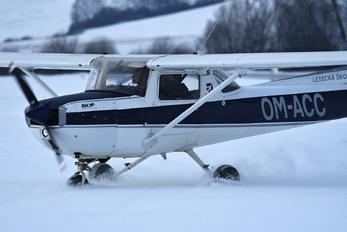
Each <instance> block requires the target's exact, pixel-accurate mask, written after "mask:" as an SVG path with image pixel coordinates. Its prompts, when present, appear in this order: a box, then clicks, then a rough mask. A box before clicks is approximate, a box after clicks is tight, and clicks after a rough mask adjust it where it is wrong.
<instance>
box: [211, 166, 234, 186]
mask: <svg viewBox="0 0 347 232" xmlns="http://www.w3.org/2000/svg"><path fill="white" fill-rule="evenodd" d="M213 177H214V178H215V179H222V180H230V181H234V182H239V181H240V173H239V171H237V169H236V168H234V167H233V166H231V165H227V164H225V165H222V166H220V167H218V168H217V169H216V171H215V172H214V174H213Z"/></svg>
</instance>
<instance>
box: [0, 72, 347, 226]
mask: <svg viewBox="0 0 347 232" xmlns="http://www.w3.org/2000/svg"><path fill="white" fill-rule="evenodd" d="M44 80H45V81H47V83H48V84H49V85H51V86H52V87H53V88H54V89H55V90H57V92H58V93H59V94H66V93H70V92H78V91H83V88H84V85H85V83H86V81H87V76H86V75H64V76H50V77H44ZM35 91H36V92H37V91H38V92H39V93H40V94H39V96H40V97H45V96H46V95H45V94H43V93H42V92H40V91H39V90H38V89H37V88H36V90H35ZM26 105H27V104H26V102H25V100H24V98H23V97H22V95H21V93H20V92H19V91H18V89H17V86H16V85H15V83H14V81H13V80H12V79H10V78H0V106H1V111H0V112H1V113H0V163H1V164H2V166H1V168H0V186H1V187H0V231H1V232H2V231H4V232H7V231H124V230H127V231H175V232H177V231H290V232H292V231H324V232H326V231H334V232H336V231H341V232H342V231H346V230H347V155H346V148H347V138H346V129H347V120H339V121H335V122H329V123H324V124H319V125H313V126H308V127H304V128H299V129H294V130H289V131H283V132H279V133H274V134H269V135H263V136H258V137H254V138H248V139H242V140H238V141H231V142H226V143H222V144H217V145H213V146H208V147H203V148H199V149H197V152H198V153H199V154H201V156H202V158H203V159H204V160H205V161H206V162H208V163H210V164H211V165H213V166H217V165H218V164H222V163H231V164H234V165H235V166H236V167H238V168H239V170H240V172H241V175H242V182H241V183H240V184H238V185H227V184H217V183H213V182H211V181H209V179H208V178H207V177H206V176H205V174H204V173H202V171H201V170H200V169H199V168H198V166H197V165H196V164H195V163H194V162H193V161H192V160H190V159H189V158H188V157H186V156H185V155H183V154H180V153H175V154H170V155H169V156H168V160H167V161H164V160H163V159H162V158H161V157H153V158H150V159H149V160H148V161H146V162H144V163H143V164H141V165H140V166H138V167H137V168H135V169H134V170H132V171H131V172H128V173H127V174H125V175H124V176H122V177H121V178H120V179H119V180H118V182H116V183H109V184H100V185H94V186H87V187H83V188H70V187H67V186H66V185H65V181H66V179H67V178H68V177H69V176H70V175H71V174H72V173H73V170H74V165H73V160H72V159H69V158H68V163H69V167H68V170H67V171H66V172H65V173H63V174H60V173H59V172H58V169H57V167H56V163H55V158H54V157H53V155H52V154H51V152H49V151H48V150H46V149H45V148H44V147H42V146H41V145H40V144H39V143H38V142H37V141H36V140H35V139H34V138H33V136H31V134H30V132H29V130H28V129H27V128H26V125H25V122H24V116H23V109H24V107H26ZM127 161H128V160H114V161H112V162H111V164H112V165H113V166H114V168H115V169H116V170H117V169H120V168H121V167H122V165H123V163H124V162H127Z"/></svg>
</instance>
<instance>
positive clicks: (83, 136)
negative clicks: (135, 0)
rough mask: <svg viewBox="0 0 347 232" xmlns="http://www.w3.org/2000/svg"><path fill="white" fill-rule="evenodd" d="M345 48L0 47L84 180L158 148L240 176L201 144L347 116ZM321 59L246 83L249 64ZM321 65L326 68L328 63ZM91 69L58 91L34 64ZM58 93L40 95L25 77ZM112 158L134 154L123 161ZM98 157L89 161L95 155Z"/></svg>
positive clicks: (36, 127) (38, 127)
mask: <svg viewBox="0 0 347 232" xmlns="http://www.w3.org/2000/svg"><path fill="white" fill-rule="evenodd" d="M346 65H347V52H308V53H307V52H305V53H258V54H256V53H255V54H223V55H222V54H221V55H78V54H76V55H75V54H74V55H72V54H39V53H37V54H26V53H0V67H3V68H6V67H7V68H9V71H10V73H12V74H13V75H14V76H15V78H16V80H17V82H18V84H19V86H20V88H21V89H22V91H23V93H24V95H25V97H26V99H27V100H28V102H29V106H28V107H27V108H26V109H25V117H26V122H27V124H28V126H29V128H30V129H31V130H32V131H33V132H34V134H35V135H36V137H37V138H38V140H39V141H40V142H42V143H43V144H44V145H45V146H47V147H48V148H49V149H50V150H52V151H53V152H54V153H55V155H56V157H57V160H58V164H59V165H60V167H61V168H62V169H63V168H64V165H65V162H64V159H63V155H67V156H71V157H73V158H75V159H76V163H75V164H76V167H77V172H76V173H75V174H74V175H73V176H72V177H71V178H70V179H69V180H68V184H69V185H71V186H80V185H84V184H87V183H89V182H91V181H94V180H100V179H103V178H109V179H112V180H115V179H116V178H117V177H118V176H120V175H122V174H123V173H125V172H127V171H129V170H131V169H132V168H134V167H135V166H136V165H138V164H139V163H141V162H143V161H144V160H146V159H147V158H149V157H151V156H153V155H161V156H162V157H163V158H164V159H166V158H167V153H170V152H184V153H186V154H187V155H188V156H189V157H191V158H192V159H193V160H194V161H195V162H196V163H197V164H198V165H199V166H200V167H201V168H202V169H203V170H204V171H206V172H208V173H211V175H213V177H214V178H216V179H226V180H230V181H239V180H240V173H239V171H238V170H237V169H236V168H235V167H233V166H232V165H222V166H220V167H218V168H217V169H216V170H214V172H213V170H211V168H210V167H209V165H207V164H206V163H205V162H203V161H202V160H201V159H200V158H199V156H198V155H197V154H196V153H195V152H194V148H196V147H200V146H206V145H210V144H215V143H220V142H224V141H228V140H235V139H240V138H245V137H250V136H256V135H261V134H266V133H271V132H275V131H280V130H286V129H290V128H294V127H299V126H305V125H310V124H313V123H321V122H326V121H329V120H335V119H340V118H344V117H347V105H346V99H347V85H346V84H347V68H346V67H345V66H346ZM300 68H305V69H306V68H311V69H312V68H314V69H315V68H319V69H320V70H325V71H319V72H318V71H315V72H313V73H310V74H306V75H299V76H297V75H294V76H292V77H287V78H283V79H278V80H273V81H269V82H265V83H261V84H255V85H251V86H242V87H240V86H239V85H238V83H237V81H238V78H242V77H247V72H251V71H252V72H254V71H260V70H270V69H300ZM322 68H324V69H322ZM37 69H49V70H83V71H85V70H88V71H90V78H89V81H88V84H87V86H86V90H85V92H83V93H77V94H72V95H67V96H57V94H56V93H55V92H54V91H53V90H52V89H51V88H50V87H48V86H47V85H46V84H45V83H44V82H43V81H42V80H41V79H40V78H39V77H38V75H37V74H35V73H34V70H37ZM25 76H28V77H31V78H33V79H35V80H36V81H37V82H38V83H39V84H40V85H41V86H42V87H43V88H44V89H45V90H47V91H48V93H50V94H51V96H52V98H49V99H44V100H38V99H37V97H36V96H35V94H34V92H33V91H32V89H31V88H30V86H29V85H28V83H27V82H26V80H25ZM111 158H137V159H136V160H135V161H134V162H133V163H127V164H126V165H125V167H124V168H123V169H122V170H119V171H114V170H113V169H112V167H111V166H110V165H109V164H107V161H108V160H109V159H111ZM91 163H93V164H94V165H93V166H92V167H90V164H91Z"/></svg>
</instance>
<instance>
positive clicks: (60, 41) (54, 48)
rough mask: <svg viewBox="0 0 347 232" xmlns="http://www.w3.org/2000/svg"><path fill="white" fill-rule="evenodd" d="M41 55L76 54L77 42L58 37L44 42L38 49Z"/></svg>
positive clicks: (73, 39)
mask: <svg viewBox="0 0 347 232" xmlns="http://www.w3.org/2000/svg"><path fill="white" fill-rule="evenodd" d="M40 52H43V53H78V52H79V50H78V40H77V39H75V38H66V37H58V38H52V39H51V40H50V41H48V42H46V43H45V44H44V45H43V46H42V47H41V49H40Z"/></svg>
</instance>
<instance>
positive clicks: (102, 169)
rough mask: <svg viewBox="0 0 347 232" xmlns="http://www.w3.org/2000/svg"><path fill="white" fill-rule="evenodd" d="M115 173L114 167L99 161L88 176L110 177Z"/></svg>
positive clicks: (95, 177) (99, 178) (102, 178)
mask: <svg viewBox="0 0 347 232" xmlns="http://www.w3.org/2000/svg"><path fill="white" fill-rule="evenodd" d="M112 175H113V168H112V167H111V166H110V165H108V164H106V163H97V164H95V165H94V166H93V167H92V170H91V171H90V172H89V174H88V178H89V179H92V180H104V179H110V178H111V177H112Z"/></svg>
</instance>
